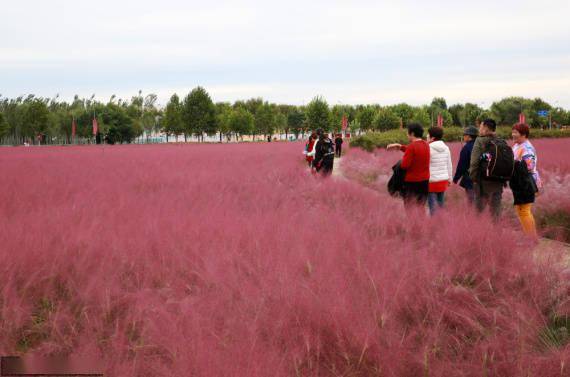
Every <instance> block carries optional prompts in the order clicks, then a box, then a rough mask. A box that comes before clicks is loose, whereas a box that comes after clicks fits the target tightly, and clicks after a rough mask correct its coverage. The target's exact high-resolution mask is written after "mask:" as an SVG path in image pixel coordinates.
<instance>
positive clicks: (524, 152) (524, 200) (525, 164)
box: [510, 123, 542, 239]
mask: <svg viewBox="0 0 570 377" xmlns="http://www.w3.org/2000/svg"><path fill="white" fill-rule="evenodd" d="M529 136H530V128H529V126H528V125H526V124H524V123H518V124H516V125H515V126H514V127H513V130H512V137H513V141H514V142H515V144H514V145H513V153H514V158H515V161H516V164H517V166H516V167H515V174H513V179H512V180H511V181H510V185H511V189H512V190H513V198H514V206H515V211H516V213H517V216H518V218H519V221H520V223H521V226H522V228H523V231H524V232H525V233H526V234H527V235H528V236H530V237H531V238H534V239H537V238H538V236H537V233H536V223H535V221H534V216H533V215H532V204H533V203H534V201H535V196H536V193H537V192H539V190H540V189H541V188H542V182H541V180H540V176H539V174H538V171H537V168H536V165H537V156H536V149H535V148H534V146H533V145H532V144H531V142H530V141H529V140H528V138H529Z"/></svg>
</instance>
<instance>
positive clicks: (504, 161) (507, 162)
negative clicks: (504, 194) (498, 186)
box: [480, 138, 515, 182]
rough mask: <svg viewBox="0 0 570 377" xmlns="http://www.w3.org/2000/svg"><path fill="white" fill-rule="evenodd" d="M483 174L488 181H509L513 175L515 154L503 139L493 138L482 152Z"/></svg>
mask: <svg viewBox="0 0 570 377" xmlns="http://www.w3.org/2000/svg"><path fill="white" fill-rule="evenodd" d="M480 166H481V176H482V178H483V179H485V180H488V181H498V182H507V181H508V180H510V179H511V177H512V176H513V171H514V169H515V155H514V153H513V150H512V148H511V147H510V146H509V145H508V144H507V142H506V141H505V140H503V139H498V138H493V139H491V140H489V141H488V142H487V144H485V146H484V149H483V154H481V165H480Z"/></svg>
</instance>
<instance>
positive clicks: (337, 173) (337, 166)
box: [332, 157, 346, 179]
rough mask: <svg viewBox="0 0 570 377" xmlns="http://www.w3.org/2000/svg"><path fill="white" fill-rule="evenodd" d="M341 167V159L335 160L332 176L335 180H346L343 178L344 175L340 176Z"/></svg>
mask: <svg viewBox="0 0 570 377" xmlns="http://www.w3.org/2000/svg"><path fill="white" fill-rule="evenodd" d="M341 166H342V157H340V158H335V160H334V167H333V172H332V176H333V177H335V178H337V179H346V178H345V177H344V175H343V174H342V171H341V169H342V167H341Z"/></svg>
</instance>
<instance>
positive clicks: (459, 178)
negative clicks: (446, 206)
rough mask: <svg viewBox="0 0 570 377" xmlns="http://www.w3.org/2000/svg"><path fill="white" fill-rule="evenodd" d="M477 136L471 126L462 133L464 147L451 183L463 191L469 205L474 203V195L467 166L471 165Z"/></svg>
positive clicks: (477, 132)
mask: <svg viewBox="0 0 570 377" xmlns="http://www.w3.org/2000/svg"><path fill="white" fill-rule="evenodd" d="M478 135H479V131H478V130H477V128H476V127H473V126H471V127H467V128H466V129H465V130H464V131H463V142H465V145H464V146H463V148H461V153H460V154H459V162H458V163H457V170H455V176H454V177H453V183H455V184H458V183H459V186H461V187H463V188H464V189H465V194H466V195H467V202H468V203H469V204H471V205H473V204H474V203H475V193H474V191H473V181H472V180H471V177H470V176H469V165H470V164H471V152H473V145H474V144H475V140H476V139H477V136H478Z"/></svg>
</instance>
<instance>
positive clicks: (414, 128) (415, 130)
mask: <svg viewBox="0 0 570 377" xmlns="http://www.w3.org/2000/svg"><path fill="white" fill-rule="evenodd" d="M408 135H414V136H415V137H417V138H421V137H423V136H424V128H423V127H422V126H421V125H420V124H419V123H411V124H408Z"/></svg>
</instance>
